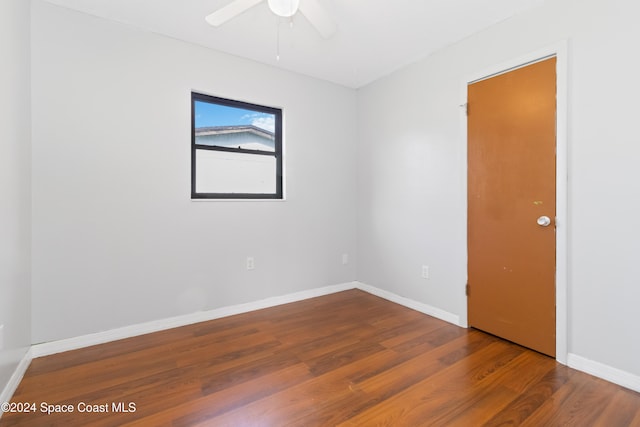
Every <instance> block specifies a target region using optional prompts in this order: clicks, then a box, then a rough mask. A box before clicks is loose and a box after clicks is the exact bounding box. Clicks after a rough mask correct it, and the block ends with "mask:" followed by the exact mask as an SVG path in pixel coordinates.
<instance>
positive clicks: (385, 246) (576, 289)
mask: <svg viewBox="0 0 640 427" xmlns="http://www.w3.org/2000/svg"><path fill="white" fill-rule="evenodd" d="M639 14H640V4H639V3H637V2H632V1H629V0H626V1H624V0H613V1H608V2H604V1H599V0H588V1H584V0H582V1H575V0H574V1H572V0H559V1H553V2H545V5H544V6H542V7H540V8H538V9H536V10H533V11H530V12H527V13H526V14H523V15H519V16H518V17H516V18H514V19H510V20H508V21H505V22H502V23H500V24H498V25H496V26H494V27H492V28H490V29H488V30H486V31H483V32H482V33H479V34H477V35H475V36H473V37H470V38H468V39H466V40H464V41H462V42H460V43H457V44H455V45H453V46H450V47H448V48H446V49H443V50H442V51H440V52H438V53H437V54H435V55H433V56H431V57H429V58H426V59H424V60H422V61H419V62H418V63H416V64H414V65H412V66H410V67H407V68H405V69H403V70H401V71H399V72H397V73H395V74H393V75H391V76H388V77H387V78H384V79H381V80H380V81H378V82H375V83H373V84H371V85H369V86H368V87H366V88H363V89H361V90H360V91H359V94H358V115H359V116H358V129H359V148H358V149H359V152H361V153H363V155H362V157H361V158H360V163H359V165H358V168H359V174H358V175H359V178H358V185H359V187H358V192H359V201H358V224H359V226H358V258H359V263H358V279H359V280H360V281H363V282H366V283H368V284H371V285H374V286H377V287H380V288H383V289H386V290H389V291H391V292H394V293H397V294H399V295H401V296H405V297H409V298H413V299H415V300H418V301H420V302H424V303H426V304H430V305H433V306H436V307H439V308H441V309H443V310H446V311H449V312H451V313H454V314H457V315H459V316H461V318H466V298H465V295H464V285H465V281H466V234H465V230H466V222H465V218H466V201H465V199H466V194H465V193H464V189H465V187H464V180H465V176H466V175H465V168H466V159H465V157H464V144H466V141H465V140H464V138H463V136H462V129H463V128H462V119H461V118H460V110H459V107H458V105H459V104H460V102H461V94H460V87H461V83H462V82H464V81H465V78H466V77H468V76H471V75H474V74H477V73H478V72H481V71H483V70H485V69H487V68H488V67H492V66H493V65H496V64H500V63H503V62H504V61H508V60H511V59H514V58H517V57H520V56H522V55H524V54H527V53H529V52H533V51H536V50H538V49H540V48H542V47H545V46H547V45H550V44H553V43H556V42H558V41H560V40H563V39H567V38H568V39H569V80H570V83H569V99H568V102H569V112H568V113H569V123H568V130H569V165H568V166H569V174H570V178H569V218H568V220H569V226H570V234H569V236H570V237H569V265H568V268H569V289H568V291H569V307H568V314H569V342H568V345H569V352H570V353H572V354H575V355H579V356H580V357H583V358H586V359H590V360H593V361H597V362H599V363H602V364H604V365H607V366H610V367H614V368H617V369H620V370H623V371H625V372H628V373H631V374H634V375H640V340H639V339H638V327H637V319H638V314H637V313H638V301H640V279H639V277H640V274H639V269H640V263H639V262H638V254H640V238H638V236H640V222H639V221H638V218H639V217H640V198H639V197H638V195H639V194H640V168H638V166H637V163H638V158H640V137H639V136H638V131H637V129H636V122H637V116H638V114H639V113H640V109H639V108H638V101H637V95H638V93H640V83H639V80H638V76H639V75H640V61H639V57H638V55H637V41H638V40H640V27H639V26H638V25H637V23H636V22H635V21H636V19H637V17H638V15H639ZM421 264H429V265H430V267H431V270H430V273H431V279H430V280H429V281H425V280H423V279H421V278H420V265H421Z"/></svg>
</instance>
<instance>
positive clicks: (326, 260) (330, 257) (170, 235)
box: [32, 1, 356, 343]
mask: <svg viewBox="0 0 640 427" xmlns="http://www.w3.org/2000/svg"><path fill="white" fill-rule="evenodd" d="M32 9H33V11H32V12H33V16H32V42H33V47H32V49H33V52H32V61H33V62H32V67H33V79H32V90H33V112H32V113H33V116H32V119H33V269H32V271H33V342H34V343H38V342H44V341H50V340H56V339H62V338H67V337H74V336H79V335H83V334H87V333H91V332H97V331H101V330H107V329H111V328H116V327H121V326H125V325H132V324H136V323H140V322H144V321H150V320H155V319H162V318H166V317H170V316H175V315H180V314H186V313H190V312H194V311H196V310H200V309H213V308H217V307H222V306H228V305H233V304H239V303H243V302H249V301H255V300H259V299H262V298H266V297H272V296H278V295H284V294H288V293H292V292H297V291H302V290H306V289H312V288H317V287H321V286H327V285H332V284H338V283H344V282H349V281H352V280H354V279H355V264H354V262H352V263H350V264H349V265H346V266H344V265H342V262H341V255H342V254H343V253H349V254H351V259H352V260H353V261H355V248H356V227H355V217H356V213H355V206H356V190H355V188H356V187H355V185H356V172H355V166H356V151H355V149H356V144H355V142H354V141H355V138H356V127H355V121H356V120H355V118H356V93H355V91H353V90H350V89H346V88H343V87H339V86H336V85H333V84H329V83H325V82H321V81H318V80H314V79H311V78H306V77H303V76H300V75H296V74H292V73H287V72H283V71H279V70H276V69H274V68H270V67H267V66H263V65H259V64H257V63H254V62H250V61H246V60H242V59H239V58H236V57H232V56H229V55H225V54H221V53H216V52H213V51H211V50H207V49H204V48H201V47H197V46H194V45H190V44H186V43H182V42H180V41H176V40H173V39H169V38H165V37H162V36H158V35H155V34H151V33H147V32H143V31H139V30H137V29H133V28H129V27H127V26H124V25H120V24H116V23H113V22H109V21H106V20H102V19H98V18H94V17H91V16H88V15H83V14H80V13H76V12H72V11H69V10H65V9H61V8H58V7H56V6H52V5H50V4H46V3H43V2H40V1H35V2H34V3H33V6H32ZM192 89H194V90H197V91H201V92H205V93H209V94H212V95H217V96H222V97H227V98H233V99H239V100H244V101H249V102H252V103H257V104H263V105H267V106H275V107H281V108H283V109H284V120H285V172H286V197H287V200H286V201H284V202H283V201H276V202H274V201H260V202H247V201H245V202H221V201H196V202H193V201H191V200H190V198H189V196H190V91H191V90H192ZM149 153H153V154H152V155H149ZM247 256H253V257H255V266H256V267H255V270H253V271H247V270H246V268H245V259H246V257H247Z"/></svg>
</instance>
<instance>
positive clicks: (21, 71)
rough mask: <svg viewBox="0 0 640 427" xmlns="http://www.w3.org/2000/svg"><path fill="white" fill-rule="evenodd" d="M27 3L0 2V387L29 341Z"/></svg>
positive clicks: (29, 217)
mask: <svg viewBox="0 0 640 427" xmlns="http://www.w3.org/2000/svg"><path fill="white" fill-rule="evenodd" d="M29 39H30V37H29V2H26V1H24V0H2V1H0V58H2V65H1V66H0V94H1V95H0V325H4V334H3V335H4V337H3V342H4V344H3V346H4V349H0V391H1V390H2V389H3V388H4V386H5V384H6V383H7V381H8V379H9V377H10V376H11V374H12V373H13V370H14V369H15V367H16V365H17V363H18V361H19V360H20V359H21V358H22V357H23V356H24V354H25V353H26V350H27V348H28V346H29V344H30V343H31V329H30V325H31V323H30V318H31V303H30V251H31V237H30V236H31V235H30V229H31V225H30V224H31V178H30V152H31V147H30V146H31V138H30V119H29V117H30V113H29V108H30V102H29V98H30V84H29V62H30V61H29Z"/></svg>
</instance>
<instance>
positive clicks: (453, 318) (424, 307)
mask: <svg viewBox="0 0 640 427" xmlns="http://www.w3.org/2000/svg"><path fill="white" fill-rule="evenodd" d="M356 288H358V289H360V290H362V291H365V292H368V293H370V294H372V295H376V296H379V297H380V298H384V299H386V300H388V301H391V302H395V303H396V304H400V305H403V306H405V307H407V308H410V309H412V310H416V311H419V312H420V313H424V314H427V315H429V316H432V317H436V318H438V319H440V320H444V321H445V322H449V323H453V324H454V325H456V326H461V327H464V326H463V325H461V324H460V317H459V316H458V315H455V314H453V313H449V312H448V311H444V310H442V309H439V308H437V307H433V306H430V305H428V304H424V303H421V302H418V301H414V300H412V299H409V298H405V297H401V296H399V295H396V294H394V293H391V292H388V291H385V290H383V289H379V288H376V287H373V286H370V285H367V284H365V283H361V282H356Z"/></svg>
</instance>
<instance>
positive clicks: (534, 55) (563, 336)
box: [460, 40, 569, 364]
mask: <svg viewBox="0 0 640 427" xmlns="http://www.w3.org/2000/svg"><path fill="white" fill-rule="evenodd" d="M568 50H569V49H568V41H567V40H563V41H560V42H558V43H556V44H554V45H551V46H547V47H545V48H542V49H540V50H537V51H535V52H531V53H528V54H526V55H522V56H520V57H518V58H515V59H512V60H510V61H506V62H503V63H501V64H498V65H495V66H493V67H491V68H488V69H485V70H483V71H480V72H477V73H474V74H472V75H470V76H468V78H466V79H464V81H463V82H462V83H461V99H462V105H466V104H467V86H468V85H469V84H470V83H472V82H474V81H478V80H482V79H484V78H487V77H489V76H493V75H497V74H500V73H503V72H506V71H509V70H512V69H514V68H518V67H521V66H523V65H526V64H530V63H533V62H537V61H539V60H542V59H544V58H548V57H551V56H555V57H556V360H557V361H558V362H559V363H562V364H567V354H568V351H569V350H568V326H567V312H568V299H567V289H568V274H569V273H568V255H567V253H568V247H569V245H568V241H569V240H568V239H569V237H568V236H569V227H568V218H569V216H568V206H569V190H568V179H569V160H568V159H569V157H568V153H569V148H568V147H569V138H568V122H567V120H568V82H569V72H568ZM460 110H461V111H460V117H461V120H460V122H461V126H462V132H461V134H462V155H463V157H464V162H463V163H464V167H463V168H462V169H463V175H464V176H463V179H462V182H463V187H464V191H463V194H462V196H463V197H464V200H463V206H464V213H463V215H464V217H465V222H464V223H465V224H466V222H467V218H466V216H467V190H468V189H467V167H466V159H467V116H466V114H465V111H464V110H465V109H463V108H461V109H460ZM464 232H465V241H466V234H467V230H466V229H465V231H464ZM467 323H468V320H467V317H466V313H465V314H464V315H463V317H462V322H461V324H462V325H467Z"/></svg>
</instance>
